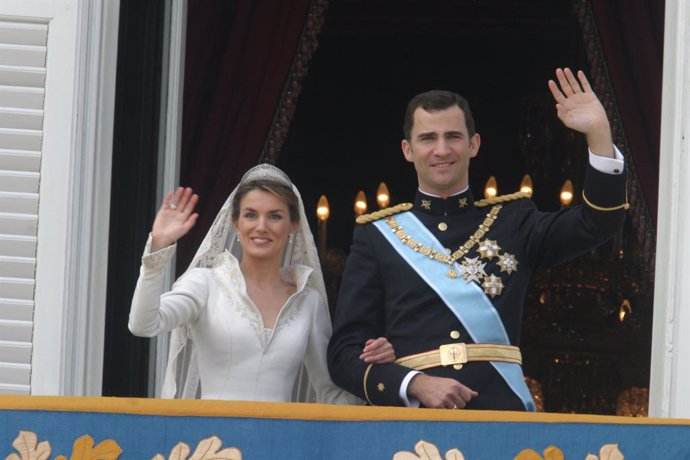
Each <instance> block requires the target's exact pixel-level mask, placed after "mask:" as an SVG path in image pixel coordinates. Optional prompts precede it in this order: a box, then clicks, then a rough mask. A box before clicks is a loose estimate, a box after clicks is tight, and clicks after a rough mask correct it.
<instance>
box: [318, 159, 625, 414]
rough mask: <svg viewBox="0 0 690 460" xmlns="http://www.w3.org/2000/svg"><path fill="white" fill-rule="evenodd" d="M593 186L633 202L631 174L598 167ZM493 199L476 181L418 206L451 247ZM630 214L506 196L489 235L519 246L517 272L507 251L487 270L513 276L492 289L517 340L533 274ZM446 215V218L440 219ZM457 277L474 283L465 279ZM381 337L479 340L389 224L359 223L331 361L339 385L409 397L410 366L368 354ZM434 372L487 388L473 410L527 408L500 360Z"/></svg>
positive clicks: (605, 196)
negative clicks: (483, 202)
mask: <svg viewBox="0 0 690 460" xmlns="http://www.w3.org/2000/svg"><path fill="white" fill-rule="evenodd" d="M583 188H584V193H585V195H586V197H587V199H588V200H589V202H591V203H593V204H595V205H596V206H597V207H601V208H608V207H616V206H619V205H621V204H622V203H624V202H625V201H626V198H625V174H620V175H610V174H605V173H602V172H599V171H597V170H596V169H594V168H592V167H591V166H588V169H587V173H586V179H585V184H584V187H583ZM491 207H492V206H487V207H482V208H479V207H476V206H474V200H473V198H472V194H471V191H469V190H468V191H466V192H464V193H461V194H459V195H455V196H453V197H450V198H448V199H442V198H437V197H432V196H427V195H424V194H423V193H421V192H417V196H416V198H415V202H414V207H413V208H412V210H411V211H410V212H412V213H414V214H415V216H416V217H417V218H418V219H419V220H420V221H421V222H422V223H423V224H424V225H425V226H426V227H427V228H428V229H429V230H430V231H431V232H432V233H433V234H434V236H436V238H437V239H438V240H439V241H440V242H441V243H442V244H443V246H444V247H445V248H448V249H450V250H451V251H455V250H456V249H458V247H459V246H460V245H462V244H463V243H465V242H466V241H467V240H468V238H469V236H470V235H471V234H473V233H474V232H475V231H476V230H477V228H478V226H479V224H480V223H481V222H482V221H483V220H484V219H485V217H486V215H487V213H488V212H489V211H490V209H491ZM624 217H625V211H624V210H622V209H620V210H616V211H599V210H596V209H593V208H592V207H590V206H588V205H586V204H583V205H581V206H574V207H571V208H566V209H562V210H560V211H557V212H541V211H539V210H538V209H537V207H536V206H535V205H534V203H533V202H532V201H531V200H529V199H525V198H523V199H516V200H513V201H509V202H505V203H502V208H501V210H500V212H499V215H498V217H497V219H496V220H495V221H494V223H493V225H492V226H491V228H490V230H489V231H488V232H487V233H486V235H485V236H484V239H489V240H493V241H496V242H497V244H498V246H499V247H500V249H501V253H509V254H512V255H513V256H514V258H515V260H516V261H517V262H518V264H517V271H514V272H512V273H510V274H506V273H505V272H501V267H499V266H498V265H497V262H498V259H497V258H493V259H492V260H482V262H485V263H486V265H485V267H484V270H485V272H486V274H487V275H490V274H495V275H496V276H499V277H500V278H501V281H502V283H503V285H504V288H503V290H502V292H501V294H500V295H496V296H495V297H489V298H490V299H491V301H492V303H493V305H494V307H495V308H496V310H497V311H498V313H499V315H500V317H501V320H502V321H503V324H504V326H505V329H506V331H507V333H508V337H509V340H510V342H511V344H513V345H516V346H519V344H520V330H521V322H522V311H523V302H524V299H525V295H526V292H527V289H528V287H529V281H530V278H531V276H532V273H533V272H534V271H535V270H537V269H539V268H544V267H549V266H552V265H555V264H558V263H561V262H564V261H567V260H569V259H572V258H574V257H576V256H578V255H580V254H582V253H584V252H586V251H587V250H589V249H591V248H593V247H595V246H597V245H600V244H601V243H603V242H605V241H606V240H607V239H609V238H610V237H611V236H612V235H613V234H615V233H616V232H617V231H618V230H619V229H620V228H621V227H622V224H623V221H624ZM442 223H443V224H445V225H439V224H442ZM441 228H445V230H444V231H442V230H441ZM477 249H478V247H477V245H475V246H474V247H473V248H472V250H471V251H470V252H469V253H468V254H467V257H472V258H474V257H477V256H479V252H478V250H477ZM438 263H441V262H438ZM455 281H457V282H458V283H461V282H466V281H465V280H463V279H462V278H458V279H456V280H455ZM458 333H459V336H458ZM380 336H385V337H387V338H388V340H389V341H390V342H391V343H392V344H393V346H394V348H395V352H396V356H397V357H398V358H400V357H403V356H407V355H411V354H416V353H421V352H426V351H429V350H432V349H436V348H438V347H439V346H440V345H443V344H448V343H453V342H465V343H472V339H471V338H470V337H469V334H468V333H467V331H466V330H465V329H464V328H463V325H462V324H461V323H460V321H459V320H458V319H457V318H456V317H455V315H454V314H453V313H452V312H451V311H450V310H449V309H448V307H447V306H446V305H445V304H444V303H443V302H442V301H441V300H440V298H439V297H438V295H437V294H436V293H435V292H434V291H433V290H432V289H431V288H430V287H429V285H428V284H426V283H425V282H424V281H423V280H422V279H421V278H420V277H419V275H418V274H417V273H416V272H415V271H414V270H413V268H412V267H410V266H409V265H408V264H407V263H406V262H405V261H404V260H403V259H402V257H401V256H400V255H399V254H398V252H397V251H396V250H395V249H394V248H393V247H392V246H391V244H390V243H389V242H388V241H386V240H385V237H384V236H383V235H382V234H381V232H380V230H379V229H377V228H375V227H374V225H373V224H372V223H367V224H362V225H357V227H356V228H355V231H354V236H353V244H352V247H351V251H350V255H349V257H348V261H347V264H346V267H345V271H344V273H343V279H342V283H341V288H340V294H339V298H338V302H337V304H336V310H335V318H334V333H333V336H332V338H331V341H330V343H329V348H328V365H329V370H330V372H331V376H332V378H333V380H334V382H335V383H336V384H338V385H339V386H341V387H342V388H344V389H346V390H348V391H349V392H351V393H354V394H356V395H358V396H359V397H361V398H363V399H366V400H367V401H368V402H369V403H370V404H373V405H403V402H402V400H401V399H400V397H399V394H398V393H399V389H400V385H401V382H402V380H403V378H404V377H405V375H407V374H408V372H409V371H410V369H408V368H405V367H402V366H400V365H397V364H380V365H378V364H377V365H372V366H368V365H367V364H366V363H364V362H363V361H361V360H360V359H359V355H360V354H361V352H362V348H363V345H364V343H365V341H366V340H367V339H368V338H372V337H380ZM453 337H457V338H453ZM424 372H425V373H427V374H429V375H436V376H443V377H450V378H454V379H457V380H458V381H460V382H461V383H463V384H464V385H466V386H468V387H469V388H471V389H473V390H475V391H477V392H478V393H479V396H478V397H476V398H474V399H473V400H471V401H470V403H469V404H468V406H467V408H468V409H494V410H525V407H524V405H523V403H522V402H521V401H520V399H519V398H518V397H517V396H516V395H515V394H514V393H513V392H512V391H511V390H510V389H509V388H508V386H507V384H506V383H505V382H504V381H503V379H502V378H501V377H500V375H499V374H498V373H497V372H496V370H495V369H494V368H493V367H492V365H491V364H490V363H487V362H470V363H466V364H465V365H464V366H463V367H462V368H461V369H459V370H456V369H454V368H453V367H452V366H448V367H435V368H431V369H426V370H425V371H424Z"/></svg>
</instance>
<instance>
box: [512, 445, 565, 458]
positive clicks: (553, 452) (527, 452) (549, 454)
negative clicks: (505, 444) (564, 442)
mask: <svg viewBox="0 0 690 460" xmlns="http://www.w3.org/2000/svg"><path fill="white" fill-rule="evenodd" d="M564 459H565V455H563V451H562V450H561V449H559V448H558V447H555V446H549V447H547V448H546V449H544V456H543V457H542V456H541V455H539V454H538V453H537V452H536V451H534V450H532V449H524V450H522V451H520V453H519V454H517V456H516V457H515V459H514V460H564Z"/></svg>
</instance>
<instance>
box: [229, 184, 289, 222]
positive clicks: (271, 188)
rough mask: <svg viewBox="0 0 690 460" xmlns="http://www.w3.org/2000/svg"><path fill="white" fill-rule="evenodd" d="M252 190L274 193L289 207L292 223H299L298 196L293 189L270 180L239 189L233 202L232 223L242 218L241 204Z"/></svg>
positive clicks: (242, 186) (241, 186)
mask: <svg viewBox="0 0 690 460" xmlns="http://www.w3.org/2000/svg"><path fill="white" fill-rule="evenodd" d="M252 190H261V191H264V192H268V193H272V194H274V195H275V196H277V197H278V198H280V199H281V200H283V202H285V204H286V205H287V207H288V212H289V214H290V222H292V223H299V200H298V199H297V195H295V192H293V191H292V187H290V186H289V185H287V184H283V183H282V182H276V181H273V180H268V179H256V180H252V181H249V182H245V183H244V184H242V185H240V186H239V187H237V191H236V192H235V196H234V197H233V200H232V216H231V217H232V221H233V222H237V220H238V219H239V217H240V203H241V202H242V198H244V197H245V196H246V195H247V193H249V192H251V191H252Z"/></svg>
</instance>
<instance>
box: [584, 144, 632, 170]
mask: <svg viewBox="0 0 690 460" xmlns="http://www.w3.org/2000/svg"><path fill="white" fill-rule="evenodd" d="M613 153H614V155H615V158H609V157H603V156H601V155H597V154H596V153H593V152H592V151H591V150H590V151H589V164H590V165H592V167H593V168H594V169H596V170H597V171H600V172H603V173H606V174H621V173H622V172H623V167H624V166H625V160H624V159H623V154H622V153H621V152H620V150H618V147H616V146H615V145H614V146H613Z"/></svg>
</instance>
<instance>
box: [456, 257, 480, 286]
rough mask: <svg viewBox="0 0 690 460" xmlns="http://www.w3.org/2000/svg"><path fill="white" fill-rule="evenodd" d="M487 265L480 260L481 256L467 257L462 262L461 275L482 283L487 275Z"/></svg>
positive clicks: (466, 278) (465, 278)
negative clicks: (485, 269) (485, 267)
mask: <svg viewBox="0 0 690 460" xmlns="http://www.w3.org/2000/svg"><path fill="white" fill-rule="evenodd" d="M485 265H486V264H485V263H483V262H480V261H479V257H475V258H474V259H470V258H469V257H465V258H464V259H462V263H461V264H460V271H461V272H462V273H461V275H460V276H462V278H463V279H464V280H465V281H468V282H469V281H476V282H477V283H481V281H482V279H483V278H484V277H485V276H486V272H485V271H484V266H485Z"/></svg>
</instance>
